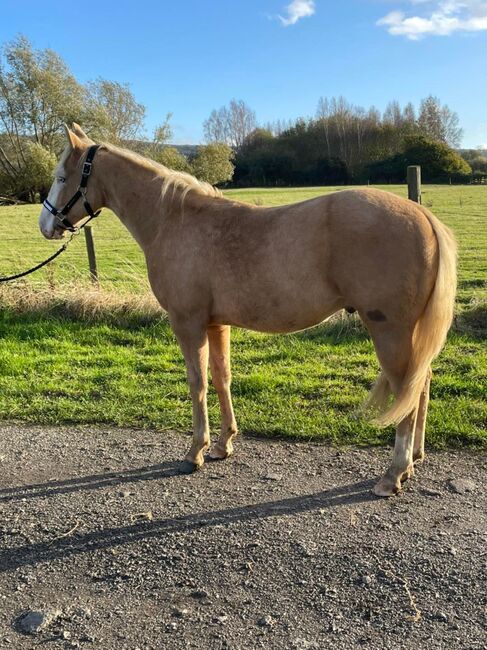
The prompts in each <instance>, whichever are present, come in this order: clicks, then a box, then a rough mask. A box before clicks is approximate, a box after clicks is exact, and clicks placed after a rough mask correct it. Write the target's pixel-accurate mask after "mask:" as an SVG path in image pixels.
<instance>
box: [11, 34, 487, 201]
mask: <svg viewBox="0 0 487 650" xmlns="http://www.w3.org/2000/svg"><path fill="white" fill-rule="evenodd" d="M145 113H146V109H145V106H144V105H143V104H141V103H139V102H138V101H137V100H136V98H135V97H134V95H133V93H132V91H131V90H130V87H129V86H128V85H127V84H121V83H119V82H115V81H110V80H107V79H101V78H98V79H95V80H93V81H90V82H88V83H87V84H80V83H79V82H78V81H77V80H76V78H75V77H74V75H73V74H72V73H71V71H70V70H69V68H68V66H67V65H66V63H65V62H64V61H63V60H62V58H61V57H60V56H59V55H58V54H57V53H56V52H54V51H52V50H49V49H46V50H35V49H34V48H33V47H32V45H31V43H30V42H29V41H28V40H27V39H26V38H24V37H22V36H21V37H19V38H17V39H15V40H13V41H11V42H8V43H6V44H4V46H3V48H2V49H1V52H0V198H1V197H2V196H10V197H16V198H17V199H21V200H25V201H35V200H39V199H41V200H42V199H43V198H44V197H45V196H46V194H47V191H48V189H49V187H50V185H51V182H52V173H53V170H54V167H55V165H56V160H57V158H58V156H59V154H60V152H61V151H62V149H63V148H64V146H65V140H64V135H63V130H62V125H63V123H68V124H69V123H71V122H73V121H76V122H79V123H81V124H82V125H83V128H84V129H85V131H86V132H87V133H88V134H89V135H90V136H91V137H92V138H93V139H94V140H96V141H102V142H111V143H114V144H121V145H123V146H126V147H128V148H132V149H134V150H136V151H137V152H139V153H142V154H143V155H147V156H149V157H151V158H153V159H154V160H156V162H159V163H161V164H163V165H165V166H167V167H170V168H172V169H175V170H178V171H183V172H188V173H191V174H194V175H195V176H196V177H197V178H200V179H201V180H204V181H207V182H209V183H211V184H229V183H230V182H231V183H232V184H233V185H235V186H252V185H253V186H255V185H263V186H279V185H324V184H342V183H343V184H345V183H363V182H367V181H369V182H374V183H383V182H386V183H387V182H404V180H405V174H406V168H407V165H408V164H420V165H422V167H423V178H424V179H425V180H426V181H440V182H441V181H445V180H450V181H451V180H454V181H463V182H466V181H472V180H476V179H485V178H486V176H487V157H486V156H485V155H484V153H483V152H482V151H480V150H469V151H464V152H462V154H463V155H460V154H459V152H458V151H456V148H457V147H458V146H459V144H460V141H461V136H462V130H461V128H460V125H459V120H458V116H457V114H456V113H455V112H454V111H452V110H450V108H449V107H448V106H445V105H442V104H441V102H440V101H439V100H438V99H437V98H436V97H432V96H430V97H427V98H425V99H424V100H423V101H422V102H421V104H420V106H419V108H418V110H416V109H415V107H414V106H413V105H412V104H407V105H406V106H403V107H402V106H400V105H399V104H398V102H396V101H393V102H391V103H390V104H389V105H388V106H387V107H386V109H385V111H384V112H383V113H380V112H379V111H378V110H377V109H376V108H374V107H372V108H369V109H363V108H361V107H358V106H355V105H353V104H350V103H349V102H348V101H347V100H345V99H344V98H343V97H339V98H321V99H320V100H319V102H318V105H317V110H316V114H315V115H314V116H313V117H310V118H306V119H304V118H299V119H296V120H294V121H291V120H277V121H275V122H273V123H269V124H259V123H258V121H257V117H256V114H255V111H253V110H252V108H250V107H249V106H248V105H247V104H246V103H245V102H244V101H242V100H235V99H234V100H232V101H231V102H230V103H229V104H228V106H223V107H221V108H219V109H215V110H213V111H212V112H211V113H210V115H209V116H208V118H207V119H206V120H205V122H204V124H203V130H204V135H205V139H206V142H207V144H206V145H200V146H197V147H195V148H194V151H192V152H191V153H190V154H189V155H184V154H183V153H182V152H181V151H180V150H179V149H178V148H177V147H175V146H170V145H168V142H169V141H170V139H171V137H172V130H171V117H172V116H171V114H170V113H168V114H167V115H166V116H164V117H163V118H162V120H161V123H160V124H159V125H158V126H157V127H156V128H155V129H154V132H153V134H152V135H151V137H149V138H148V137H147V136H146V135H145V131H144V125H145Z"/></svg>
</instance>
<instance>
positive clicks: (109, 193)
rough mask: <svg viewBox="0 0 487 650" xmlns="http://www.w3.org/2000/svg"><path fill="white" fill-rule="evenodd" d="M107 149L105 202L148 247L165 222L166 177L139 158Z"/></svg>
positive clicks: (140, 242) (104, 175)
mask: <svg viewBox="0 0 487 650" xmlns="http://www.w3.org/2000/svg"><path fill="white" fill-rule="evenodd" d="M103 153H104V157H105V163H104V165H103V167H104V168H103V190H104V194H105V201H104V204H105V206H106V207H107V208H109V209H110V210H112V211H113V212H114V213H115V214H116V215H117V217H118V218H119V219H120V221H121V222H122V223H123V224H124V225H125V227H126V228H127V229H128V230H129V232H130V233H131V234H132V236H133V237H134V238H135V240H136V241H137V242H138V244H139V245H140V246H141V247H142V249H143V250H144V251H145V250H146V249H147V247H148V246H150V244H151V242H153V241H154V238H155V237H156V235H157V234H158V232H159V230H160V228H161V224H162V222H163V215H162V204H161V191H162V185H163V179H162V178H161V179H158V178H156V177H155V174H154V171H153V170H151V169H150V168H146V167H144V166H143V165H141V164H140V163H138V162H137V161H136V160H134V159H131V158H129V157H125V156H123V154H119V153H118V152H114V151H110V150H107V151H105V152H103Z"/></svg>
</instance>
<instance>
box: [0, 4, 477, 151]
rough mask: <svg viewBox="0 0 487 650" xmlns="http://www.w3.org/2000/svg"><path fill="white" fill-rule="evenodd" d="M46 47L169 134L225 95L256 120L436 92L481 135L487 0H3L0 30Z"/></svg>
mask: <svg viewBox="0 0 487 650" xmlns="http://www.w3.org/2000/svg"><path fill="white" fill-rule="evenodd" d="M20 33H22V34H24V35H26V36H27V37H28V38H29V39H30V40H31V41H32V43H33V44H34V46H35V47H36V48H45V47H50V48H52V49H54V50H56V51H57V52H58V53H59V54H60V55H61V56H62V57H63V58H64V60H65V61H66V62H67V63H68V65H69V66H70V68H71V70H72V71H73V73H74V74H75V76H76V77H77V79H78V80H79V81H82V82H84V81H87V80H89V79H93V78H96V77H104V78H107V79H113V80H117V81H120V82H128V83H129V84H130V86H131V88H132V90H133V92H134V94H135V96H136V98H137V99H138V100H139V101H141V102H142V103H144V104H145V105H146V107H147V128H148V131H150V130H151V129H152V128H153V127H154V125H155V124H157V123H158V122H160V121H162V119H163V117H164V116H165V114H166V113H167V112H169V111H170V112H172V113H173V120H172V124H173V128H174V134H175V137H174V141H175V142H179V143H195V142H199V141H201V140H202V122H203V120H204V119H205V118H206V117H207V116H208V115H209V113H210V111H211V110H212V109H213V108H218V107H220V106H222V105H223V104H227V103H228V102H229V100H230V99H232V98H236V99H243V100H245V101H246V102H247V103H248V104H249V105H250V106H251V107H252V108H254V110H255V111H256V113H257V117H258V119H259V121H261V122H266V121H270V120H274V119H278V118H280V119H287V118H295V117H298V116H309V115H312V114H314V112H315V109H316V105H317V102H318V98H319V97H320V96H333V95H336V96H338V95H344V96H345V97H346V98H347V99H348V100H349V101H350V102H352V103H354V104H358V105H362V106H365V107H368V106H370V105H374V106H376V107H377V108H379V109H383V108H384V107H385V105H386V104H387V102H388V101H389V100H390V99H397V100H398V101H399V102H400V103H403V104H404V103H407V102H408V101H412V102H413V103H414V104H416V105H417V104H419V101H420V99H421V98H423V97H425V96H426V95H428V94H434V95H437V96H438V97H439V98H440V99H441V101H442V102H444V103H447V104H448V105H449V106H450V108H452V109H453V110H455V111H457V112H458V114H459V116H460V121H461V124H462V126H463V128H464V131H465V133H464V140H463V146H465V147H476V146H478V145H484V146H487V110H486V106H487V83H486V81H485V70H486V69H487V66H486V64H487V1H486V0H343V1H341V2H340V1H339V2H335V1H325V0H314V2H313V0H177V1H174V0H159V1H158V2H157V1H152V0H139V1H138V2H137V1H134V0H131V1H127V0H116V1H115V0H98V2H94V1H93V0H83V2H69V3H66V2H64V1H63V2H60V1H59V2H55V1H54V0H43V1H42V2H39V1H38V0H36V1H34V0H22V2H19V1H18V0H0V41H1V42H4V41H6V40H10V39H12V38H14V37H15V36H16V35H18V34H20Z"/></svg>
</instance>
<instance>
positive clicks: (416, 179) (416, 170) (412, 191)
mask: <svg viewBox="0 0 487 650" xmlns="http://www.w3.org/2000/svg"><path fill="white" fill-rule="evenodd" d="M408 199H410V200H411V201H416V203H421V167H420V166H419V165H409V167H408Z"/></svg>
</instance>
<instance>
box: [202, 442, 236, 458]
mask: <svg viewBox="0 0 487 650" xmlns="http://www.w3.org/2000/svg"><path fill="white" fill-rule="evenodd" d="M231 455H232V452H231V451H229V450H226V449H222V448H221V447H219V446H218V445H213V447H212V448H211V449H210V451H209V452H208V458H209V459H210V460H225V458H228V457H229V456H231Z"/></svg>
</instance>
